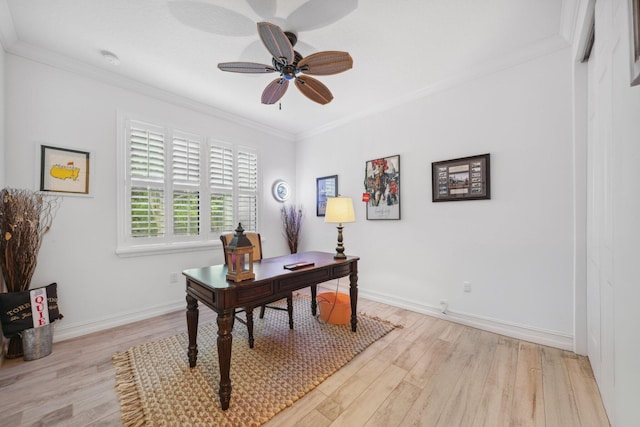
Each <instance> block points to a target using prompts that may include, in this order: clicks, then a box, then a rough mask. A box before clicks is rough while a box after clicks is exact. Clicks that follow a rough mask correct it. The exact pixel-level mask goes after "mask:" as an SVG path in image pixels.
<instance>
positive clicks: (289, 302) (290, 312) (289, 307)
mask: <svg viewBox="0 0 640 427" xmlns="http://www.w3.org/2000/svg"><path fill="white" fill-rule="evenodd" d="M287 314H288V315H289V329H293V295H291V294H289V295H288V296H287Z"/></svg>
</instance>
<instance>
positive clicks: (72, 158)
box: [38, 145, 94, 196]
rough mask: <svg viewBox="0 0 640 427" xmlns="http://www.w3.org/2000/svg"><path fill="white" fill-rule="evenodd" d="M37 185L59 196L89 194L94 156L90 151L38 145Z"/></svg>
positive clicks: (44, 190)
mask: <svg viewBox="0 0 640 427" xmlns="http://www.w3.org/2000/svg"><path fill="white" fill-rule="evenodd" d="M38 151H39V156H38V157H39V158H38V163H39V171H40V177H39V181H38V182H39V187H38V190H39V191H42V192H44V193H54V194H58V195H61V196H91V184H92V179H91V177H92V169H93V164H92V162H93V160H94V158H93V157H94V156H93V153H92V152H91V151H83V150H77V149H73V148H63V147H54V146H52V145H40V147H39V150H38Z"/></svg>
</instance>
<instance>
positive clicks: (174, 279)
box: [169, 273, 180, 283]
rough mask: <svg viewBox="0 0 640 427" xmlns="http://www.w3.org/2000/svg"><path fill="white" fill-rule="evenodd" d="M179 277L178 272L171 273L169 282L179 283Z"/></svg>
mask: <svg viewBox="0 0 640 427" xmlns="http://www.w3.org/2000/svg"><path fill="white" fill-rule="evenodd" d="M179 277H180V276H179V275H178V273H171V274H169V283H178V280H179Z"/></svg>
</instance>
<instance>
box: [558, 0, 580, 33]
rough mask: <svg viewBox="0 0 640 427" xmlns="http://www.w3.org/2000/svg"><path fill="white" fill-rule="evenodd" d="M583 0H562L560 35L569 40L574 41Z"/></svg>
mask: <svg viewBox="0 0 640 427" xmlns="http://www.w3.org/2000/svg"><path fill="white" fill-rule="evenodd" d="M580 2H581V0H562V7H561V9H560V35H561V36H562V37H563V38H564V39H565V40H566V41H567V42H568V43H572V42H573V37H574V33H575V31H576V23H577V21H578V11H579V10H580Z"/></svg>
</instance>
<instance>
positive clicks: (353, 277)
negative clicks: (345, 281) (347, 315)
mask: <svg viewBox="0 0 640 427" xmlns="http://www.w3.org/2000/svg"><path fill="white" fill-rule="evenodd" d="M352 265H353V269H352V270H351V274H350V275H349V285H350V286H349V297H350V299H351V330H352V331H353V332H355V331H356V328H357V327H358V263H357V262H354V263H353V264H352Z"/></svg>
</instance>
